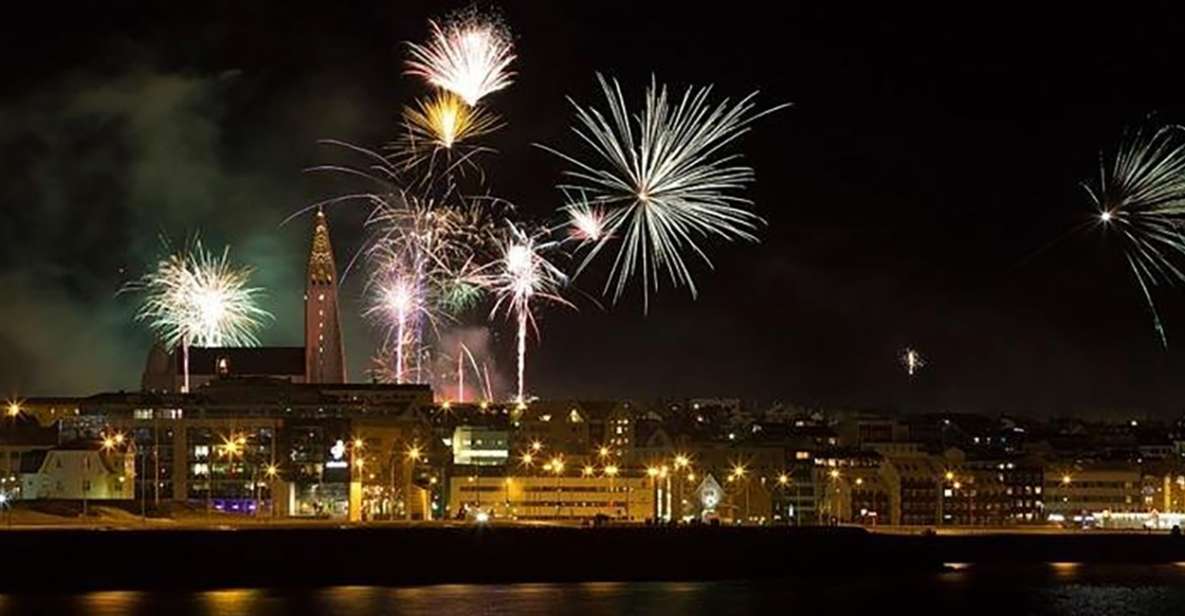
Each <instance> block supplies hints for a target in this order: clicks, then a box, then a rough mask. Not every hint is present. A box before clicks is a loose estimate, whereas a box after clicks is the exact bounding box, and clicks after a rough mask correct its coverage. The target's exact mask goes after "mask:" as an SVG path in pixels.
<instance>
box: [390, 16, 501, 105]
mask: <svg viewBox="0 0 1185 616" xmlns="http://www.w3.org/2000/svg"><path fill="white" fill-rule="evenodd" d="M428 23H429V25H430V26H431V28H432V34H431V37H430V39H429V41H428V43H427V44H425V45H417V44H415V43H409V44H408V47H409V49H410V50H411V58H410V59H409V60H408V62H407V73H408V74H410V75H418V76H420V77H423V78H424V79H425V80H427V81H428V83H430V84H432V85H434V86H436V87H438V88H442V89H444V90H448V91H449V92H452V93H453V94H456V95H457V96H460V97H461V98H462V99H463V100H464V101H465V103H466V104H468V105H470V106H473V105H476V104H477V103H478V101H480V100H481V99H482V98H483V97H485V96H486V95H488V94H490V93H491V92H496V91H498V90H501V89H503V88H505V87H507V86H509V85H510V84H511V81H512V80H511V78H512V77H513V76H514V73H513V72H511V71H510V70H509V69H510V63H511V62H513V61H514V59H515V55H514V43H513V42H512V39H511V36H510V33H509V32H508V31H507V30H506V28H505V26H503V25H502V24H500V23H498V22H497V21H495V20H493V19H490V18H488V17H483V16H481V15H476V14H472V15H468V16H465V17H460V18H457V19H453V20H450V21H449V22H448V23H445V24H444V25H440V24H438V23H437V22H435V21H430V22H428Z"/></svg>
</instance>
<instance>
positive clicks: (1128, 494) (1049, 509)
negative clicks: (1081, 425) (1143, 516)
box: [1044, 464, 1144, 522]
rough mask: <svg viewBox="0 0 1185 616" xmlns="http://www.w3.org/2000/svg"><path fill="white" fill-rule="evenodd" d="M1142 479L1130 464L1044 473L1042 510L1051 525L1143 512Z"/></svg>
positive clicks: (1138, 471)
mask: <svg viewBox="0 0 1185 616" xmlns="http://www.w3.org/2000/svg"><path fill="white" fill-rule="evenodd" d="M1142 485H1143V480H1142V476H1141V473H1140V470H1139V468H1138V467H1136V466H1134V465H1130V464H1098V465H1092V466H1086V467H1076V468H1072V469H1067V470H1066V471H1065V472H1063V473H1061V474H1057V473H1049V472H1047V473H1046V474H1045V501H1044V503H1045V511H1046V514H1047V517H1048V519H1049V520H1050V521H1053V522H1063V521H1066V522H1069V521H1077V522H1083V521H1086V520H1087V519H1088V518H1090V517H1092V516H1098V515H1101V514H1103V513H1104V512H1109V513H1138V512H1142V511H1144V499H1143V495H1142Z"/></svg>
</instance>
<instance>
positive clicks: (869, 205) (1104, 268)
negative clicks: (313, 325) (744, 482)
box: [0, 1, 1185, 416]
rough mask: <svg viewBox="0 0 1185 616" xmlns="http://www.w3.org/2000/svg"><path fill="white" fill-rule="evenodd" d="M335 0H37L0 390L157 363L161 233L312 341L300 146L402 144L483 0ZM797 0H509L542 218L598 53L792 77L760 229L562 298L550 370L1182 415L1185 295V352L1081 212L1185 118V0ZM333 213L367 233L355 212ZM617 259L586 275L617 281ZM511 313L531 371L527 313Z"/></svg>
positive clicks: (850, 399)
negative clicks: (78, 2) (264, 297)
mask: <svg viewBox="0 0 1185 616" xmlns="http://www.w3.org/2000/svg"><path fill="white" fill-rule="evenodd" d="M334 4H335V3H325V2H321V3H310V4H305V3H275V4H274V5H272V6H270V7H265V6H263V3H242V5H240V3H232V2H227V3H220V2H214V3H195V4H193V5H190V6H185V5H183V4H182V3H169V4H164V5H157V7H156V8H147V9H146V8H142V7H141V8H126V9H120V8H111V7H108V6H101V7H94V8H72V9H66V8H64V7H60V6H58V5H56V4H52V3H43V4H42V8H41V9H37V8H36V7H35V8H34V9H33V10H42V11H44V12H43V13H42V14H40V15H28V16H26V17H24V18H23V19H12V20H5V22H6V23H5V25H3V26H0V28H2V29H4V30H6V31H5V32H3V38H2V40H3V41H4V42H5V45H6V47H7V48H8V49H7V53H5V54H4V56H3V60H0V63H2V64H3V71H4V75H5V78H4V79H3V80H0V152H3V164H2V165H0V203H2V205H0V289H3V298H2V300H0V393H3V394H13V395H26V396H27V395H70V394H89V393H94V392H96V391H100V390H112V389H134V388H136V387H138V383H139V375H140V371H141V370H142V368H143V363H144V358H145V354H146V350H147V348H148V345H149V343H150V336H149V334H148V333H147V332H146V331H145V330H144V328H143V327H141V326H140V325H138V324H135V323H133V322H132V320H131V317H132V313H133V311H134V307H135V300H134V298H132V297H129V296H116V295H115V291H116V290H117V289H118V288H119V287H120V285H121V284H122V283H123V281H125V280H127V279H128V278H129V277H134V276H136V275H138V274H139V273H140V272H142V271H143V269H144V267H145V266H146V265H147V264H148V263H150V261H151V259H152V257H153V256H154V255H155V254H156V252H157V250H158V246H159V241H158V236H159V235H160V234H162V233H163V234H167V235H169V236H171V237H172V238H174V239H175V240H176V239H181V238H184V237H185V236H186V235H187V234H189V233H192V232H194V231H198V230H200V231H201V232H202V234H203V236H204V237H205V238H207V240H209V241H211V242H212V243H214V244H216V245H221V244H222V243H224V242H227V243H230V244H231V246H232V253H231V254H232V256H233V257H235V258H236V259H237V260H239V261H241V262H245V263H248V264H251V265H254V266H255V267H257V268H258V274H257V278H256V281H257V282H258V283H260V284H262V285H263V286H266V287H268V289H269V299H268V301H267V303H266V307H267V308H268V309H270V310H271V311H272V312H274V313H275V314H276V315H277V320H276V322H275V323H274V324H273V325H272V326H271V327H270V328H268V329H267V330H266V331H265V332H264V334H263V339H264V342H265V343H267V344H278V345H299V344H301V343H302V328H303V315H302V313H301V312H300V300H301V294H302V293H303V277H304V267H305V260H306V254H307V250H308V237H309V225H310V224H311V223H310V221H309V219H308V218H304V219H300V220H298V221H296V222H295V223H291V224H289V225H286V226H282V227H281V226H280V222H281V220H282V219H283V218H284V217H286V216H287V215H288V214H290V213H291V212H293V211H294V210H296V209H298V208H300V207H302V206H304V205H307V204H309V203H311V202H313V201H315V200H317V199H319V198H323V197H325V196H330V195H333V194H337V193H339V192H341V190H342V189H343V188H344V187H346V186H347V185H346V184H343V183H342V182H341V181H340V180H334V179H331V178H325V177H320V176H315V175H309V174H306V173H303V172H302V170H303V169H305V168H307V167H310V166H313V165H317V164H321V163H327V162H334V161H339V160H341V159H340V154H339V153H336V152H334V151H332V150H327V149H326V148H324V147H322V146H318V145H317V144H316V140H317V139H321V138H336V139H342V140H346V141H350V142H353V143H358V144H362V145H367V146H379V145H381V144H383V143H384V142H386V141H388V140H390V139H391V138H392V137H393V136H394V135H395V132H396V130H397V113H398V110H399V109H400V108H401V106H402V105H403V104H405V103H409V102H411V101H412V99H413V97H415V96H419V95H421V94H423V93H425V92H426V88H425V86H424V85H423V84H422V83H421V82H420V81H418V80H417V79H415V78H411V77H406V76H403V75H402V68H403V67H402V63H403V60H404V58H405V48H404V47H403V43H402V42H403V41H406V40H417V41H418V40H422V39H423V38H424V37H425V35H426V32H427V23H426V20H427V19H428V18H430V17H434V16H439V15H441V14H442V13H444V12H447V11H448V10H450V9H452V8H460V7H462V6H464V5H463V4H460V3H458V4H448V3H436V2H426V3H416V2H406V1H400V2H395V1H387V2H379V3H361V2H359V3H354V2H349V3H341V4H342V6H340V7H339V6H334ZM355 4H357V5H358V6H352V5H355ZM771 4H772V3H771ZM785 4H786V5H787V6H784V7H777V8H772V7H759V6H758V5H757V3H723V4H721V5H720V8H717V9H713V10H701V9H696V8H694V7H695V6H696V4H694V3H688V2H678V3H670V4H666V3H661V2H645V3H641V2H584V3H570V2H564V3H546V4H545V3H540V2H527V1H523V2H518V3H505V4H502V5H501V12H502V14H503V16H504V18H505V20H506V21H507V23H508V24H509V25H510V27H511V28H512V29H513V31H514V33H515V36H516V43H517V45H518V52H519V59H518V61H517V65H516V69H517V72H518V77H517V80H516V82H515V84H514V85H513V86H512V87H511V88H510V89H508V90H505V91H503V92H499V93H496V94H493V95H491V96H490V97H489V98H488V99H487V100H488V104H489V106H491V107H492V108H493V109H494V110H496V111H497V112H498V113H499V114H501V115H503V116H504V117H505V119H506V120H507V122H508V123H509V127H508V128H507V129H505V130H503V131H502V132H501V133H499V134H498V135H497V136H496V137H494V138H493V139H491V143H492V144H493V145H494V146H495V147H496V148H497V149H498V150H499V151H500V154H499V155H498V156H497V157H496V158H492V159H488V161H487V164H486V168H487V171H488V173H489V174H490V177H491V182H492V188H493V190H494V191H495V192H496V193H497V194H499V195H500V196H503V197H506V198H508V199H510V200H511V201H513V202H515V203H516V204H518V206H519V208H520V210H521V213H522V216H523V217H524V218H531V219H536V220H539V219H543V218H545V217H547V216H549V215H550V214H551V213H552V212H553V211H554V208H555V207H556V206H557V205H558V204H559V193H558V191H556V190H555V189H554V185H555V184H556V183H557V182H558V181H559V180H560V170H561V169H562V166H561V165H560V163H559V162H558V161H557V160H556V159H555V157H554V156H552V155H550V154H548V153H547V152H544V151H542V150H539V149H537V148H534V147H532V145H531V144H532V143H535V142H539V143H546V144H549V145H553V146H556V147H558V148H559V149H561V150H564V151H572V150H575V151H579V150H578V147H577V145H578V144H577V142H576V140H575V139H574V138H573V137H572V135H571V133H570V132H569V131H568V127H569V126H570V124H571V121H572V114H571V109H570V107H569V105H568V103H567V102H566V101H565V96H572V97H574V98H575V99H576V100H577V101H580V102H582V103H599V101H600V99H599V93H598V91H597V85H596V82H595V77H594V73H595V72H596V71H602V72H604V73H606V74H609V75H613V76H616V77H618V78H619V79H621V80H622V82H623V86H624V87H625V88H626V94H627V98H628V99H629V100H631V101H632V102H633V103H634V104H636V103H637V102H638V101H640V98H641V93H642V89H643V88H644V87H645V85H646V84H647V83H648V81H649V79H650V76H651V74H654V75H655V76H657V78H658V79H659V80H660V81H663V82H666V83H669V84H671V85H675V86H679V87H682V86H684V85H687V84H697V85H699V84H709V83H711V84H715V86H716V93H717V94H718V95H720V96H725V95H727V96H731V97H734V98H735V97H740V96H743V95H744V94H747V93H748V92H750V91H752V90H754V89H757V90H760V91H761V95H760V98H759V101H760V102H761V103H762V104H763V105H764V106H772V105H774V104H777V103H782V102H791V103H793V104H794V106H793V108H792V109H790V110H788V111H783V112H780V113H778V114H776V115H774V116H771V117H768V118H765V119H763V120H761V121H760V122H759V123H758V124H757V126H756V129H755V130H754V132H752V133H751V134H749V135H747V136H746V137H744V138H743V139H742V141H741V143H740V146H739V149H740V151H742V152H744V154H745V155H746V159H747V161H748V162H749V163H750V164H751V165H752V166H753V167H754V168H755V169H756V171H757V183H756V184H755V185H754V186H753V188H752V189H751V191H750V196H751V197H752V198H754V200H755V201H756V202H757V206H756V208H757V211H758V212H759V213H760V214H761V215H762V216H764V217H765V218H766V219H767V220H768V223H769V226H768V228H767V229H765V230H764V231H763V233H762V235H763V242H762V243H761V244H758V245H752V244H732V245H728V244H711V248H710V250H711V255H712V256H713V259H714V262H715V271H709V270H708V269H707V268H706V267H703V266H702V265H699V266H697V267H696V275H697V280H698V283H699V286H700V298H699V299H698V300H697V301H693V300H692V299H691V298H690V297H689V296H688V294H687V292H686V291H685V290H682V289H672V288H669V287H666V288H663V289H662V290H661V291H660V292H659V294H658V295H657V296H656V297H652V299H651V306H650V312H649V314H648V315H643V313H642V305H641V297H640V295H638V294H632V295H628V296H627V297H625V298H624V299H623V300H622V301H621V302H620V303H619V304H618V305H616V306H612V305H610V304H609V302H608V301H606V308H605V309H601V308H598V307H597V306H596V305H595V304H594V303H592V302H591V301H588V300H585V299H579V298H578V299H577V300H576V301H577V303H578V304H579V306H580V309H579V311H569V310H566V309H562V308H559V309H552V310H548V311H546V312H544V313H542V318H541V320H540V327H541V329H542V336H543V339H542V342H541V344H540V343H535V342H532V344H531V348H530V351H529V364H528V388H529V390H530V391H531V392H533V393H535V394H538V395H541V396H543V397H570V396H581V397H596V398H606V397H634V398H646V399H649V398H656V397H660V396H677V397H683V396H727V397H743V398H747V399H752V400H755V401H759V402H772V401H775V400H776V401H783V402H789V403H797V404H803V405H809V406H825V407H848V408H851V407H857V408H875V409H885V410H890V409H906V410H952V411H984V412H1021V413H1032V414H1041V415H1051V414H1062V413H1088V412H1089V413H1096V414H1097V413H1111V414H1113V415H1115V416H1126V415H1129V414H1140V413H1143V412H1150V413H1158V414H1162V415H1170V414H1176V413H1178V412H1180V411H1181V410H1182V406H1183V405H1182V401H1185V398H1183V397H1182V396H1183V394H1185V382H1183V379H1181V377H1180V375H1181V374H1182V369H1183V368H1185V352H1183V351H1182V349H1185V302H1183V301H1182V294H1181V292H1180V290H1175V289H1162V290H1160V291H1158V293H1157V296H1156V297H1157V300H1158V305H1159V307H1160V309H1161V313H1162V316H1163V317H1164V319H1165V322H1166V328H1167V332H1168V336H1169V348H1168V349H1167V350H1165V349H1162V348H1161V346H1160V344H1159V341H1158V339H1157V338H1156V335H1155V332H1154V330H1153V328H1152V323H1151V318H1150V315H1149V313H1148V311H1147V309H1146V307H1145V306H1144V304H1143V301H1142V299H1141V296H1140V294H1139V291H1138V289H1137V287H1136V286H1135V284H1134V282H1133V280H1132V278H1131V277H1130V275H1129V274H1128V272H1127V270H1126V269H1125V265H1124V263H1123V261H1122V260H1121V254H1120V252H1118V248H1119V246H1118V245H1117V244H1116V243H1115V242H1113V241H1111V240H1109V239H1108V237H1107V235H1106V233H1104V232H1103V231H1102V230H1101V229H1099V228H1097V227H1092V226H1089V225H1088V226H1086V227H1085V228H1082V229H1080V230H1078V231H1076V232H1071V231H1072V230H1074V229H1075V228H1080V227H1081V226H1082V225H1083V223H1088V222H1089V221H1090V214H1091V209H1090V206H1089V202H1088V200H1087V197H1086V194H1085V192H1084V191H1083V190H1082V189H1081V188H1080V187H1079V185H1078V183H1079V181H1080V180H1083V179H1087V178H1090V177H1092V176H1093V174H1095V173H1097V165H1098V154H1099V150H1100V149H1103V148H1107V149H1111V148H1113V147H1114V146H1115V144H1116V142H1117V141H1118V140H1119V138H1120V137H1121V135H1122V131H1123V130H1124V128H1125V127H1129V126H1137V125H1140V124H1141V123H1142V122H1147V121H1151V122H1160V123H1167V122H1185V96H1183V94H1185V73H1183V72H1182V70H1181V61H1182V59H1183V58H1185V27H1183V26H1182V23H1183V22H1182V19H1181V15H1179V14H1169V13H1168V11H1173V10H1177V11H1179V10H1180V9H1168V8H1164V9H1157V10H1147V7H1145V9H1144V10H1138V9H1136V8H1135V7H1131V11H1130V12H1125V11H1127V9H1126V8H1125V9H1124V10H1117V9H1116V8H1115V7H1110V8H1108V9H1107V10H1105V11H1098V12H1091V11H1092V10H1093V9H1086V8H1081V7H1080V8H1078V9H1076V10H1075V11H1074V12H1072V13H1070V12H1065V13H1061V12H1056V11H1050V12H1041V11H1043V10H1044V9H1037V8H1036V7H1037V3H1028V4H1026V5H1021V7H1020V8H1016V9H1015V10H1014V9H1009V8H1002V6H1003V5H999V4H992V5H991V6H992V7H993V10H992V11H985V12H978V13H977V12H975V11H974V10H971V9H968V8H966V6H957V7H956V6H950V7H948V8H946V9H943V10H939V11H933V10H930V9H927V10H925V11H922V10H920V9H919V10H913V9H905V8H902V7H901V6H899V5H898V4H896V3H892V4H890V5H888V6H885V7H884V8H880V9H872V10H871V11H870V10H869V9H868V8H867V7H860V8H857V7H855V6H849V5H847V4H843V3H828V4H827V6H826V7H825V8H821V7H813V8H802V7H794V6H791V5H792V4H793V3H785ZM256 5H259V6H256ZM364 5H365V6H364ZM1084 6H1085V5H1083V7H1084ZM1166 6H1168V5H1166ZM725 7H737V8H736V9H735V10H729V9H728V8H725ZM1150 118H1151V119H1150ZM329 215H330V220H331V226H332V232H333V235H334V241H335V244H336V248H337V252H338V258H339V261H343V262H344V261H345V260H346V259H347V258H348V256H349V255H350V254H352V252H353V251H355V250H357V247H358V243H359V238H360V237H361V219H362V212H361V211H360V210H357V209H355V210H348V209H334V210H331V211H330V212H329ZM602 265H605V264H604V263H603V264H602ZM604 274H605V268H604V267H601V268H593V269H592V270H591V271H590V272H587V273H586V274H585V275H582V277H581V278H580V279H579V280H578V282H577V286H578V287H579V288H580V289H582V290H584V291H585V292H588V293H592V294H596V293H598V292H599V291H600V288H601V284H602V283H603V276H604ZM360 279H361V276H358V277H355V278H353V279H351V280H348V281H347V284H346V286H345V287H344V288H343V290H342V297H343V301H344V302H345V303H346V305H347V310H348V311H350V313H349V315H348V317H347V319H346V321H345V323H344V327H345V330H346V333H347V339H346V348H347V353H348V354H349V359H350V366H351V370H350V371H351V376H352V377H354V378H360V377H361V373H362V371H363V370H364V368H365V367H366V366H367V364H368V357H369V355H370V353H371V352H372V350H373V345H374V342H373V341H375V340H377V336H375V335H374V333H373V332H372V330H371V329H370V328H369V326H368V325H367V324H366V323H365V322H363V321H362V320H361V319H360V318H357V317H356V316H355V314H356V306H357V303H358V298H359V296H360V294H361V289H360V286H361V285H360V284H359V282H360ZM635 290H636V288H635ZM494 331H495V339H494V341H493V347H492V352H493V353H495V354H496V356H497V359H498V370H499V372H501V373H502V374H503V375H504V376H506V377H507V379H506V380H507V382H509V376H510V375H511V374H512V372H513V366H512V352H513V350H512V346H513V338H512V330H511V327H510V326H509V324H507V323H505V322H504V321H497V322H496V323H495V325H494ZM907 346H908V347H914V348H917V349H919V350H920V351H921V352H922V353H923V354H924V355H925V357H926V359H927V361H928V365H927V366H926V367H925V368H924V369H923V370H922V372H921V373H920V374H919V375H918V376H916V377H915V378H913V379H909V378H908V377H907V376H906V374H905V371H904V369H903V368H902V367H901V365H900V363H899V361H898V357H899V355H900V354H901V352H902V351H903V349H904V348H905V347H907Z"/></svg>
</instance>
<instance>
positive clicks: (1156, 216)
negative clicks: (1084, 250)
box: [1083, 126, 1185, 346]
mask: <svg viewBox="0 0 1185 616" xmlns="http://www.w3.org/2000/svg"><path fill="white" fill-rule="evenodd" d="M1083 187H1084V188H1085V189H1086V191H1087V192H1088V193H1089V195H1090V198H1091V201H1092V202H1093V204H1094V207H1095V211H1096V213H1097V215H1098V221H1099V224H1101V225H1104V226H1105V227H1106V228H1108V229H1111V230H1114V232H1115V233H1116V234H1117V235H1118V236H1119V237H1120V239H1121V240H1122V243H1123V250H1124V257H1125V259H1126V260H1127V264H1128V267H1129V268H1130V269H1131V271H1132V274H1133V275H1134V276H1135V279H1136V283H1137V285H1138V286H1139V288H1140V291H1141V292H1142V293H1143V295H1144V300H1145V301H1146V302H1147V304H1148V309H1149V311H1150V312H1151V313H1152V323H1153V326H1154V327H1155V328H1156V333H1157V335H1158V336H1159V337H1160V341H1161V344H1163V345H1166V346H1167V344H1168V338H1167V336H1166V335H1165V331H1164V326H1163V324H1162V322H1161V320H1160V314H1159V313H1158V312H1157V310H1156V304H1155V303H1154V302H1153V300H1152V292H1151V288H1150V287H1152V286H1156V285H1158V284H1164V285H1174V284H1179V283H1182V282H1185V273H1183V272H1182V270H1181V268H1180V266H1179V265H1178V264H1177V263H1179V262H1180V261H1179V260H1180V259H1181V258H1182V257H1185V236H1183V235H1182V225H1185V127H1181V126H1167V127H1163V128H1160V129H1157V130H1147V129H1145V130H1136V131H1134V132H1132V133H1130V134H1128V135H1127V137H1126V138H1125V139H1124V140H1123V142H1122V143H1121V144H1120V147H1119V151H1118V152H1117V153H1116V155H1115V157H1114V158H1113V159H1111V160H1110V161H1108V160H1107V159H1106V157H1105V156H1102V155H1100V161H1099V179H1098V184H1097V185H1095V186H1091V185H1089V184H1085V183H1084V184H1083Z"/></svg>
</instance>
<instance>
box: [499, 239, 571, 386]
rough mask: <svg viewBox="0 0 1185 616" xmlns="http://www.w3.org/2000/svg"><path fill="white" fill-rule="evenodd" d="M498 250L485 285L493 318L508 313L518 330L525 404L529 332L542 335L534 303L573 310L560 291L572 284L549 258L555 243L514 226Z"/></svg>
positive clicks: (518, 353) (518, 354)
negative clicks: (569, 307) (491, 294)
mask: <svg viewBox="0 0 1185 616" xmlns="http://www.w3.org/2000/svg"><path fill="white" fill-rule="evenodd" d="M498 248H499V253H500V257H499V259H498V260H496V261H494V262H493V263H490V264H489V265H488V266H487V267H486V268H484V269H485V277H484V284H485V286H486V287H487V288H488V289H489V290H490V292H491V293H493V295H494V297H495V300H494V306H493V308H492V309H491V310H490V315H491V316H493V315H495V314H497V313H498V311H499V310H500V309H505V312H506V314H507V315H508V316H513V317H514V319H515V321H516V323H517V326H518V329H517V332H518V334H517V338H518V352H517V357H518V390H517V392H518V395H517V397H516V401H517V402H519V403H522V402H524V401H525V397H524V378H523V377H524V372H525V366H526V354H527V329H528V327H529V328H532V329H535V330H536V332H538V327H537V325H536V323H535V315H534V313H533V312H532V310H533V308H532V301H533V300H543V301H549V302H555V303H560V304H564V305H568V306H571V305H572V304H571V303H570V302H568V301H567V300H565V299H564V298H563V297H561V296H560V295H559V292H560V289H562V288H563V287H564V286H565V285H567V283H568V276H567V275H566V274H564V272H563V271H562V270H560V268H558V267H556V266H555V265H554V264H553V263H552V262H551V261H549V260H548V259H547V258H546V256H545V255H546V254H547V253H548V252H549V251H551V250H552V249H554V248H556V243H555V242H550V241H540V240H539V238H537V237H534V236H531V235H528V234H527V233H525V232H523V231H522V230H520V229H519V228H518V227H516V226H515V225H514V224H512V223H510V224H508V225H507V230H506V232H505V234H504V235H503V237H502V238H501V241H500V242H499V245H498ZM487 378H488V377H487Z"/></svg>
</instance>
